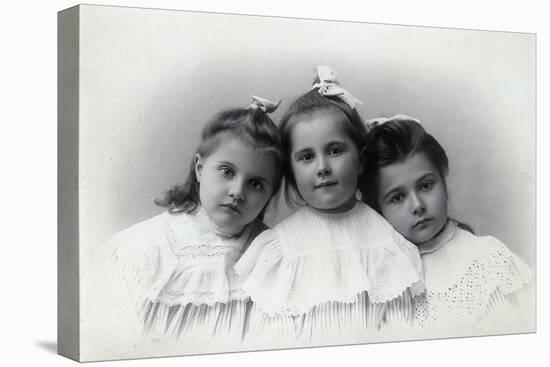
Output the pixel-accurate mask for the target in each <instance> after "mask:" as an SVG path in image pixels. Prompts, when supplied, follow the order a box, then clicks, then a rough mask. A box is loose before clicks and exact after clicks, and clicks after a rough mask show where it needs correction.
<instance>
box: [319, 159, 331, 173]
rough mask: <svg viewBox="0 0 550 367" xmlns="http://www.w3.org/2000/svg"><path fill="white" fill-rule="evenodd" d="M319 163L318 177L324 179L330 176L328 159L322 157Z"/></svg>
mask: <svg viewBox="0 0 550 367" xmlns="http://www.w3.org/2000/svg"><path fill="white" fill-rule="evenodd" d="M318 162H319V163H318V166H317V176H319V177H324V176H328V175H330V173H331V170H330V166H329V164H328V161H327V159H326V158H324V157H320V158H319V160H318Z"/></svg>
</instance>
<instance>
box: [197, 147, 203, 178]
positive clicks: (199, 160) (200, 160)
mask: <svg viewBox="0 0 550 367" xmlns="http://www.w3.org/2000/svg"><path fill="white" fill-rule="evenodd" d="M202 167H203V162H202V157H201V155H200V153H197V154H195V176H197V182H201V175H202Z"/></svg>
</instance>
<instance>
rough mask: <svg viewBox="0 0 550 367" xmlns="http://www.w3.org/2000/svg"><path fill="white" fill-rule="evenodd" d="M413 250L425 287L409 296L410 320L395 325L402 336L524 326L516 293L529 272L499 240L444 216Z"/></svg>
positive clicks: (522, 329)
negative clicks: (443, 224)
mask: <svg viewBox="0 0 550 367" xmlns="http://www.w3.org/2000/svg"><path fill="white" fill-rule="evenodd" d="M419 250H420V254H421V257H422V262H423V265H424V272H425V275H424V278H425V285H426V293H425V295H423V296H421V297H418V298H416V299H415V302H414V307H415V314H414V322H413V326H412V329H407V328H403V329H401V330H400V331H399V332H400V334H401V335H402V336H403V338H409V337H421V338H430V337H449V336H467V335H487V334H500V333H510V332H526V331H529V322H528V319H529V316H530V315H525V314H523V313H522V311H523V309H522V307H520V303H518V299H517V297H516V296H517V293H518V291H520V290H521V289H522V288H524V285H526V284H527V283H529V281H530V279H531V276H532V272H531V270H530V269H529V267H528V266H527V265H526V264H525V263H524V262H523V261H521V260H520V259H519V258H518V257H517V256H516V255H515V254H513V253H512V252H511V251H510V250H509V249H508V248H507V247H506V246H505V245H504V244H503V243H502V242H500V241H499V240H497V239H496V238H494V237H491V236H485V237H481V236H475V235H473V234H472V233H470V232H468V231H466V230H463V229H461V228H459V227H458V226H457V223H456V222H454V221H449V223H448V224H447V226H446V228H445V229H444V230H443V231H442V233H441V234H439V235H438V236H437V237H435V238H434V239H432V240H430V241H428V242H426V243H423V244H421V245H420V246H419ZM396 308H398V307H396ZM394 311H395V310H394ZM390 314H392V315H395V314H398V312H391V313H390Z"/></svg>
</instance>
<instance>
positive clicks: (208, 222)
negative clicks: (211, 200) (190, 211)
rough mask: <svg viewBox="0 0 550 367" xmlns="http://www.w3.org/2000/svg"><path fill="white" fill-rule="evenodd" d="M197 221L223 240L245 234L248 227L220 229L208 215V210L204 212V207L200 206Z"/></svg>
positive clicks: (196, 216) (196, 215)
mask: <svg viewBox="0 0 550 367" xmlns="http://www.w3.org/2000/svg"><path fill="white" fill-rule="evenodd" d="M195 220H196V221H197V223H198V224H199V225H200V226H202V227H203V228H205V229H207V230H208V231H210V232H212V233H214V234H215V235H217V236H219V237H223V238H233V237H239V236H240V235H241V234H242V233H243V231H244V229H245V227H246V226H243V227H238V228H226V227H220V226H219V225H217V224H216V223H215V222H214V221H213V220H212V219H211V218H210V217H209V216H208V213H206V210H204V208H203V207H202V206H200V207H199V208H198V209H197V212H196V214H195Z"/></svg>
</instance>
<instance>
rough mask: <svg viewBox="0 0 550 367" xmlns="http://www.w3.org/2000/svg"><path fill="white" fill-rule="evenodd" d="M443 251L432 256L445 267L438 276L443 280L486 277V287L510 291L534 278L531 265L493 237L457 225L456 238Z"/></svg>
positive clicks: (484, 281)
mask: <svg viewBox="0 0 550 367" xmlns="http://www.w3.org/2000/svg"><path fill="white" fill-rule="evenodd" d="M441 250H442V251H441V252H440V251H439V250H438V251H436V252H434V256H432V257H431V259H432V260H431V261H432V262H435V261H437V262H438V263H439V265H440V266H437V267H436V269H440V270H441V271H440V272H439V273H440V274H439V275H440V276H437V278H439V279H440V280H442V279H444V278H449V279H453V278H460V279H462V278H465V279H466V278H467V279H483V283H484V287H486V288H491V291H494V290H496V289H497V288H499V289H500V290H501V291H502V292H503V293H504V294H508V293H511V292H514V291H516V290H518V289H519V288H521V287H522V286H523V285H525V284H526V283H528V282H529V281H530V279H531V277H532V271H531V269H530V267H529V266H528V265H527V264H526V263H525V262H524V261H523V260H521V259H520V258H519V257H518V256H517V255H516V254H514V253H513V252H512V251H511V250H510V249H509V248H508V247H507V246H506V245H505V244H504V243H503V242H502V241H500V240H499V239H497V238H495V237H493V236H479V235H475V234H473V233H471V232H469V231H467V230H464V229H461V228H459V227H456V229H455V230H454V234H453V236H452V238H450V240H449V241H448V242H447V243H446V244H445V245H444V246H443V247H442V248H441ZM425 264H426V263H425ZM443 273H445V274H446V275H445V276H444V274H443ZM432 278H433V276H432Z"/></svg>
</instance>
